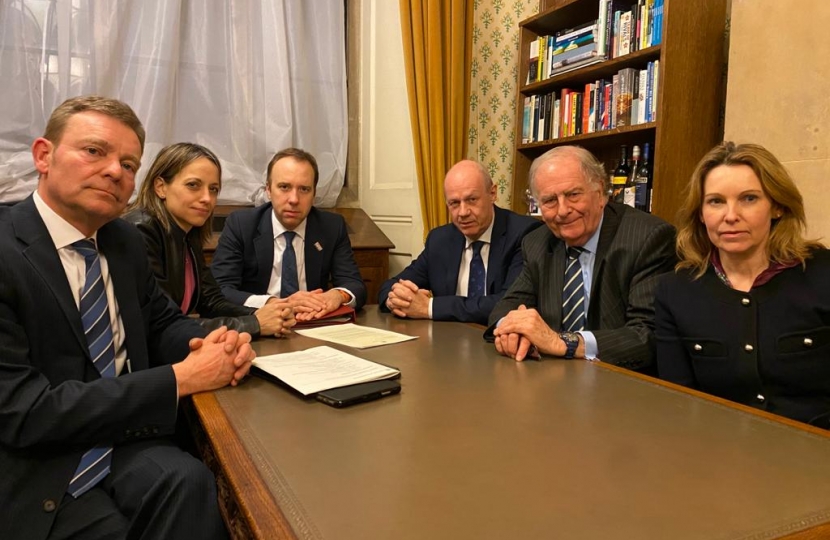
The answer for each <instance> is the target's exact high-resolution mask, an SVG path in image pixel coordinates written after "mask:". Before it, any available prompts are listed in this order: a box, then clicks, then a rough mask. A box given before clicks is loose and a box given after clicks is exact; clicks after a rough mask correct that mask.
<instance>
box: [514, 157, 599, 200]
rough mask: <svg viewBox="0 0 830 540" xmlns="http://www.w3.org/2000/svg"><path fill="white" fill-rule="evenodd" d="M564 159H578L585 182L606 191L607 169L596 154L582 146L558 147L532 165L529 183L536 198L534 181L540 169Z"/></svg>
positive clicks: (535, 160)
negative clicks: (556, 160)
mask: <svg viewBox="0 0 830 540" xmlns="http://www.w3.org/2000/svg"><path fill="white" fill-rule="evenodd" d="M563 158H574V159H576V160H577V161H578V162H579V167H580V169H581V170H582V174H583V176H584V177H585V180H586V181H587V182H588V183H589V184H592V185H594V186H596V187H597V188H599V190H600V191H602V192H604V191H605V189H606V182H607V179H606V174H605V167H603V165H602V163H600V162H599V160H598V159H597V158H596V157H595V156H594V154H592V153H591V152H589V151H588V150H586V149H584V148H582V147H581V146H575V145H569V146H557V147H556V148H551V149H550V150H548V151H547V152H545V153H544V154H542V155H541V156H539V157H537V158H536V159H534V160H533V163H532V164H531V165H530V172H529V173H528V182H529V184H530V191H531V193H533V196H534V197H535V196H537V195H538V192H537V190H536V185H535V182H534V181H535V180H536V173H537V171H538V170H539V167H541V166H542V165H544V164H545V163H547V162H548V161H551V160H554V159H563Z"/></svg>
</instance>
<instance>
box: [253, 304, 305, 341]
mask: <svg viewBox="0 0 830 540" xmlns="http://www.w3.org/2000/svg"><path fill="white" fill-rule="evenodd" d="M254 315H255V316H256V318H257V321H259V331H260V334H261V335H263V336H274V337H278V338H279V337H285V336H286V335H288V334H290V333H291V328H293V327H294V325H295V324H297V320H296V319H295V318H294V306H292V305H291V302H289V301H288V299H287V298H282V299H281V298H269V299H268V301H267V302H266V303H265V305H264V306H262V307H261V308H259V309H258V310H256V311H255V312H254Z"/></svg>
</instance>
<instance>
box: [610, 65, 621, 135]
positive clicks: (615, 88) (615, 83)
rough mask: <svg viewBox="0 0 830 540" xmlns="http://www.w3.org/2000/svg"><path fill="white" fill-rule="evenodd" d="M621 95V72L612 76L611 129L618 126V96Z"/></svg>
mask: <svg viewBox="0 0 830 540" xmlns="http://www.w3.org/2000/svg"><path fill="white" fill-rule="evenodd" d="M619 95H620V74H619V72H617V73H615V74H614V76H613V77H612V78H611V129H614V128H615V127H617V97H618V96H619Z"/></svg>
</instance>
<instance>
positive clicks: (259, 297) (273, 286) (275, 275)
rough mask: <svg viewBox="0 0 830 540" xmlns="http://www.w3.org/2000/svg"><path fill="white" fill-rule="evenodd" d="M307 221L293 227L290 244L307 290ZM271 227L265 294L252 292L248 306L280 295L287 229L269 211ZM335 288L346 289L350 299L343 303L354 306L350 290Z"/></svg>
mask: <svg viewBox="0 0 830 540" xmlns="http://www.w3.org/2000/svg"><path fill="white" fill-rule="evenodd" d="M307 223H308V219H304V220H303V221H302V222H301V223H300V224H299V225H297V228H296V229H294V232H295V233H297V234H296V235H295V236H294V241H293V242H292V243H291V245H292V246H294V254H295V255H296V257H297V279H298V282H299V285H300V290H301V291H307V290H308V285H307V284H306V274H305V236H306V234H305V231H306V224H307ZM271 227H272V228H273V230H274V263H273V266H272V267H271V279H270V280H269V281H268V289H267V294H252V295H251V296H249V297H248V298H247V299H246V300H245V305H246V306H248V307H252V308H257V309H259V308H261V307H262V306H264V305H265V303H266V302H268V300H269V299H271V298H279V297H280V291H281V288H282V255H283V253H285V247H286V245H285V236H283V233H284V232H286V231H287V230H288V229H286V228H285V227H284V226H283V224H282V223H280V220H278V219H277V215H276V214H275V213H274V212H271ZM336 288H337V289H339V290H341V291H346V293H348V295H349V297H350V298H351V300H349V302H346V303H344V305H347V306H351V307H354V304H355V298H354V295H353V294H352V293H351V291H349V290H347V289H344V288H342V287H336Z"/></svg>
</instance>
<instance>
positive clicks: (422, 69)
mask: <svg viewBox="0 0 830 540" xmlns="http://www.w3.org/2000/svg"><path fill="white" fill-rule="evenodd" d="M400 6H401V27H402V32H403V51H404V63H405V66H406V85H407V90H408V93H409V117H410V123H411V124H412V139H413V141H414V143H415V164H416V167H417V172H418V185H419V190H418V191H419V194H420V198H421V215H422V217H423V220H424V237H426V234H427V232H429V230H430V229H432V228H434V227H437V226H439V225H443V224H445V223H447V222H448V212H447V206H446V204H445V203H444V175H445V174H446V172H447V170H449V168H450V167H452V165H454V164H455V163H456V162H458V161H460V160H461V159H464V157H465V155H466V154H465V149H466V143H467V133H466V127H467V118H468V115H469V99H470V50H471V47H472V39H471V36H472V28H473V0H400Z"/></svg>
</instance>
